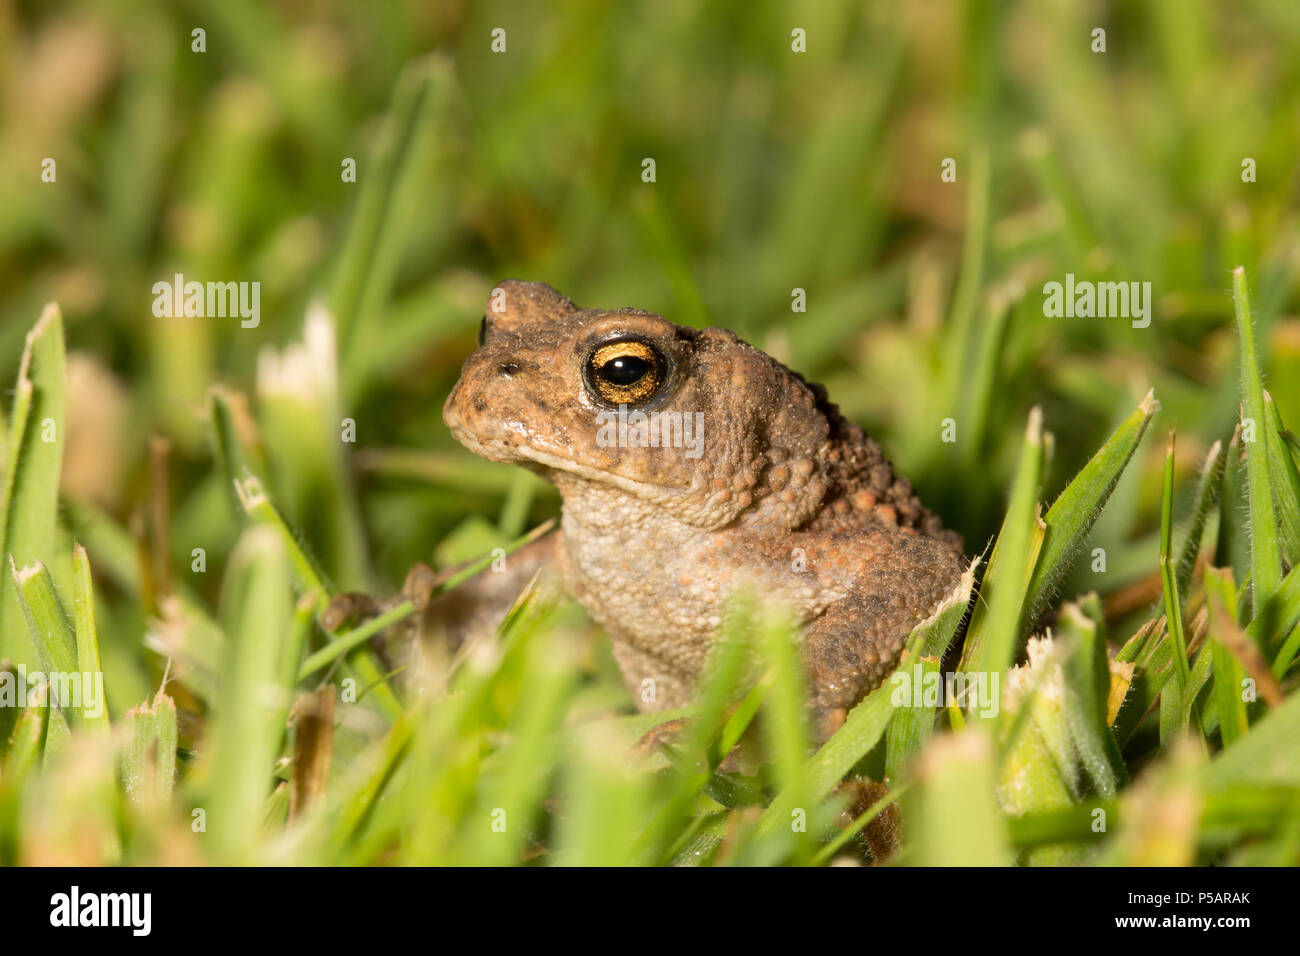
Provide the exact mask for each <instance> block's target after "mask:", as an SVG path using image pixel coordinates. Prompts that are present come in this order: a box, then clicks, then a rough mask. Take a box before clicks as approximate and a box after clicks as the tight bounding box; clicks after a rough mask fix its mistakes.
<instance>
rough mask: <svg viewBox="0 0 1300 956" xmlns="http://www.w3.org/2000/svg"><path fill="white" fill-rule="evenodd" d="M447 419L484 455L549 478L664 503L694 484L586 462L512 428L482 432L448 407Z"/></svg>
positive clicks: (469, 445) (454, 433)
mask: <svg viewBox="0 0 1300 956" xmlns="http://www.w3.org/2000/svg"><path fill="white" fill-rule="evenodd" d="M443 420H444V421H445V422H446V423H447V427H448V428H449V429H450V430H451V434H452V437H453V438H455V439H456V440H457V441H458V442H460V443H461V444H462V445H464V446H465V447H466V448H468V449H469V450H470V451H472V452H473V453H474V454H476V455H478V456H479V457H480V458H485V459H487V460H488V461H498V462H502V463H504V464H513V465H522V466H523V467H525V468H528V469H530V470H532V471H536V472H538V473H540V474H541V475H542V476H543V477H546V478H549V475H548V474H547V473H548V472H556V471H559V472H564V473H566V474H570V475H574V476H576V477H578V478H582V479H584V480H586V481H589V482H592V483H594V484H604V485H610V486H611V487H614V488H618V489H619V490H620V491H624V492H626V493H628V494H631V495H635V496H637V497H638V498H644V499H646V500H648V501H653V502H660V503H662V502H666V501H670V500H673V499H676V498H680V497H681V496H683V495H685V494H687V493H688V492H690V491H691V486H690V485H680V486H674V485H662V484H657V483H654V482H649V481H642V480H641V479H638V478H633V477H631V476H628V475H621V474H618V473H617V472H612V471H608V470H606V469H601V468H593V467H591V466H590V465H584V464H583V463H581V462H579V461H576V460H574V459H573V458H572V457H570V456H568V455H565V454H563V453H561V452H560V451H558V450H552V449H547V448H539V447H537V446H536V445H535V444H533V443H530V442H529V441H527V440H526V439H525V438H524V436H523V435H522V434H520V433H518V432H513V431H511V430H510V429H509V428H503V429H502V432H503V436H508V437H502V436H495V435H493V436H488V435H483V434H480V433H479V432H476V431H474V430H472V429H470V428H467V427H466V426H465V425H464V423H463V422H462V421H461V420H460V418H459V416H457V415H456V414H455V412H454V410H451V409H450V407H448V408H447V409H444V412H443Z"/></svg>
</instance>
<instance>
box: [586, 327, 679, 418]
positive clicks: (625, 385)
mask: <svg viewBox="0 0 1300 956" xmlns="http://www.w3.org/2000/svg"><path fill="white" fill-rule="evenodd" d="M667 378H668V362H667V361H666V360H665V359H664V357H663V355H662V354H661V353H660V352H659V350H658V349H656V348H655V347H654V346H652V345H649V344H648V343H646V342H639V341H636V340H634V339H633V340H625V341H622V342H608V343H606V344H605V345H601V346H599V347H597V348H596V349H594V350H593V351H592V353H591V355H590V356H589V357H588V359H587V381H588V383H589V385H590V387H591V388H592V389H593V390H594V391H595V392H596V394H597V396H598V397H599V398H600V400H601V401H603V402H606V403H607V404H610V405H636V404H639V403H641V402H644V401H646V400H647V399H648V398H650V397H651V396H652V395H654V394H655V393H656V392H657V391H659V388H660V387H661V386H662V385H663V384H664V381H665V379H667Z"/></svg>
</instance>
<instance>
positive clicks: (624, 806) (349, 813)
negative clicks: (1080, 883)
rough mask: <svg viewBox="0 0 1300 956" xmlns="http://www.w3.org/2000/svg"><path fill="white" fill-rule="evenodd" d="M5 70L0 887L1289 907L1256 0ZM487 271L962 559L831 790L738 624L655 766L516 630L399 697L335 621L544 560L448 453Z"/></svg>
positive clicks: (852, 18)
mask: <svg viewBox="0 0 1300 956" xmlns="http://www.w3.org/2000/svg"><path fill="white" fill-rule="evenodd" d="M0 24H2V26H0V49H3V51H4V53H5V55H4V56H2V57H0V103H3V110H2V111H0V382H3V383H4V389H5V391H4V396H3V400H0V476H2V477H0V482H2V484H0V550H2V553H3V556H4V567H3V568H2V569H0V661H3V662H4V663H3V664H0V864H4V865H11V864H18V865H34V864H47V863H67V864H85V865H100V864H115V863H122V864H128V865H132V864H150V863H166V864H205V863H252V864H283V863H295V864H330V865H333V864H411V863H413V864H440V865H441V864H481V865H516V864H526V865H566V864H577V865H582V864H643V865H665V864H673V863H676V864H686V865H727V864H740V865H755V864H758V865H776V864H797V865H824V864H828V863H831V862H833V861H837V862H862V863H868V862H875V863H887V864H889V865H899V864H919V865H945V864H977V865H995V864H1006V863H1018V864H1023V865H1051V864H1120V865H1149V864H1168V865H1205V864H1230V865H1259V864H1274V865H1276V864H1286V865H1295V864H1297V863H1300V694H1297V688H1298V687H1300V665H1298V664H1297V657H1300V572H1297V571H1296V570H1295V568H1296V565H1297V564H1298V563H1300V467H1298V465H1297V459H1298V458H1300V439H1297V438H1296V434H1295V433H1294V432H1293V431H1291V430H1289V429H1291V428H1294V427H1295V426H1296V423H1297V422H1300V283H1298V282H1297V278H1296V270H1297V267H1298V266H1300V204H1298V203H1297V188H1298V180H1297V172H1298V170H1300V166H1298V165H1297V156H1298V155H1300V125H1298V124H1297V123H1296V116H1297V115H1300V6H1297V5H1296V4H1295V3H1294V2H1292V0H1243V2H1241V3H1236V4H1217V3H1211V2H1208V0H1179V2H1178V3H1177V4H1174V3H1170V2H1156V0H1141V2H1134V3H1125V4H1119V3H1113V4H1112V3H1102V2H1097V3H1087V2H1060V3H1043V2H1036V0H1007V2H994V0H972V2H969V3H965V4H959V5H954V4H950V3H946V2H942V0H920V2H909V3H907V4H905V5H904V4H894V3H885V2H868V3H862V2H849V0H815V2H814V0H807V2H803V3H797V4H789V3H778V2H775V0H761V2H755V3H739V2H736V3H712V4H707V5H696V4H690V3H686V2H681V0H672V2H661V3H627V4H612V3H603V2H599V0H581V2H574V3H566V4H554V5H552V4H544V5H543V4H526V3H505V2H475V3H458V2H437V3H429V2H427V0H401V2H391V3H380V4H355V3H346V2H343V0H324V2H321V3H315V4H299V3H292V2H287V0H285V2H277V3H260V2H257V0H220V2H201V0H181V2H177V3H174V4H142V3H137V2H129V0H96V2H89V0H87V2H63V3H39V4H37V3H29V2H16V3H12V4H8V5H6V6H5V9H4V10H3V12H0ZM507 277H519V278H526V279H531V280H537V281H544V282H548V283H550V284H551V285H553V286H555V287H556V288H558V289H560V290H561V291H563V292H564V293H565V294H567V295H569V296H570V297H572V298H573V299H574V300H575V301H576V302H577V303H578V304H579V305H582V306H605V307H610V308H616V307H621V306H631V307H636V308H641V309H646V310H649V311H653V312H657V313H659V314H662V315H663V316H665V317H667V318H669V319H671V320H673V321H675V322H677V323H679V324H683V325H690V326H696V327H705V326H710V325H716V326H722V327H725V328H729V329H732V330H734V331H736V332H737V333H738V334H739V335H741V336H742V337H743V338H745V339H746V340H747V341H750V342H752V343H753V344H755V345H757V346H758V347H760V348H762V349H764V350H765V351H767V352H769V353H770V354H772V355H774V356H775V357H777V358H778V359H780V360H781V361H782V362H784V363H786V364H787V365H789V366H790V367H791V368H793V369H795V370H797V371H798V372H800V373H802V374H804V375H805V376H806V377H807V378H808V379H810V380H813V381H818V382H821V383H823V384H825V386H826V387H827V389H828V391H829V393H830V396H831V398H832V400H834V401H835V402H836V403H838V404H839V406H840V408H841V410H842V411H843V413H844V414H845V415H846V416H847V417H848V418H850V419H852V420H854V421H857V422H859V423H860V424H861V425H862V426H863V427H864V428H865V429H866V430H867V431H868V433H870V434H871V435H872V436H873V437H875V438H876V439H877V440H878V441H879V442H880V443H881V444H882V445H883V447H884V448H885V450H886V452H887V453H888V454H889V456H890V457H891V459H892V460H893V461H894V463H895V464H896V466H897V467H898V469H899V470H900V471H901V472H902V473H904V474H906V475H907V476H908V477H909V478H910V479H911V480H912V483H913V484H914V486H915V487H916V489H917V491H918V493H919V494H920V496H921V498H922V500H923V501H924V502H925V503H926V504H927V506H928V507H930V508H931V509H933V510H935V511H936V512H938V513H939V514H941V515H942V516H943V519H944V521H945V523H946V524H947V525H948V526H949V527H951V528H954V529H956V530H958V531H959V532H960V533H961V534H962V535H963V536H964V540H965V546H966V553H967V555H968V557H969V559H970V560H971V568H970V572H969V573H968V575H967V576H966V578H965V579H963V582H962V586H961V588H959V589H958V591H957V593H955V594H954V595H953V597H952V599H951V600H950V602H948V603H947V604H945V605H944V606H943V607H941V608H939V609H937V611H936V613H935V615H934V616H933V617H931V618H930V619H929V620H927V621H925V622H922V623H921V624H919V625H918V626H917V628H916V630H915V631H914V632H913V634H912V637H911V640H910V641H909V644H908V649H907V651H906V652H905V657H904V659H903V661H902V662H901V664H900V666H899V676H898V679H897V680H894V679H891V680H890V681H888V682H887V683H886V684H885V685H882V687H881V689H880V690H878V691H876V692H875V693H873V694H871V695H870V696H868V697H867V698H866V699H865V700H864V701H863V702H862V703H861V704H860V705H859V706H858V707H857V708H856V709H854V710H853V711H852V712H851V713H850V714H849V716H848V719H847V720H846V722H845V724H844V726H843V727H842V728H841V729H840V730H839V731H838V732H837V733H836V734H835V735H834V736H833V737H832V738H831V739H830V740H829V741H827V742H826V743H825V744H823V745H822V746H820V747H814V746H813V745H812V743H811V739H810V736H809V728H808V725H807V717H806V714H805V712H804V708H803V706H802V700H803V682H804V678H803V674H802V673H801V670H800V668H799V666H798V661H799V657H798V643H797V642H798V640H799V636H800V635H799V634H798V633H797V632H795V631H793V630H792V629H791V628H789V627H788V626H786V625H785V624H784V623H783V622H782V618H781V617H780V615H779V613H776V612H774V611H773V610H772V609H771V608H769V607H768V606H767V605H766V604H765V602H763V601H761V600H758V599H756V597H755V596H753V595H746V594H738V595H736V599H735V600H734V602H733V603H732V606H731V608H730V612H729V614H728V616H727V619H726V621H725V622H724V624H723V627H722V628H721V630H720V633H719V642H718V645H717V648H718V650H717V653H716V655H715V656H714V659H713V660H712V662H711V666H710V669H709V676H708V678H707V679H706V681H705V682H704V685H703V687H702V688H701V690H700V694H699V699H698V701H697V702H696V703H695V704H694V705H693V706H692V707H690V708H688V709H687V710H685V711H680V712H674V713H672V714H668V715H645V714H639V713H637V711H636V706H635V702H634V699H633V696H632V695H631V694H630V693H629V692H628V691H627V690H626V689H625V688H624V686H623V683H622V680H621V679H620V676H619V672H618V668H617V666H616V664H615V662H614V659H613V657H612V654H611V651H610V648H609V641H608V638H607V637H606V636H605V635H604V634H603V633H602V632H601V631H600V629H599V628H598V627H597V626H596V625H595V624H593V623H592V622H591V621H590V619H589V618H588V617H587V616H586V614H585V612H584V611H583V610H582V608H581V607H580V606H578V605H577V604H575V603H573V602H572V601H569V600H567V599H565V598H564V597H563V596H562V595H558V594H555V593H552V592H551V591H550V590H548V589H545V588H539V587H530V588H528V589H527V590H525V592H524V593H523V594H522V595H521V596H520V599H519V601H518V602H517V603H516V605H515V607H514V608H513V609H512V611H511V612H510V614H509V616H508V617H507V619H506V621H505V623H504V624H503V626H502V628H501V630H500V633H499V634H498V635H496V636H495V637H493V638H492V639H491V640H490V641H489V640H484V641H480V642H475V643H473V644H472V645H471V646H470V647H468V648H465V649H463V650H462V651H461V652H459V653H457V654H454V655H448V656H447V657H446V658H445V659H442V660H440V661H437V662H435V666H434V668H433V670H432V672H431V673H429V674H425V675H423V677H422V682H423V683H424V684H425V685H426V690H425V691H424V692H423V693H421V692H416V691H415V690H414V689H413V688H412V686H411V684H412V681H411V680H410V675H409V674H406V673H394V672H393V671H391V670H389V669H388V666H387V665H388V662H387V660H386V659H385V658H384V657H382V656H381V655H379V654H377V653H376V651H375V647H374V645H373V644H372V642H371V641H370V640H369V639H370V638H371V637H373V636H374V635H375V633H376V632H377V631H378V629H379V627H380V626H381V625H384V624H389V623H392V622H393V621H397V620H399V619H400V618H401V617H402V616H403V613H404V611H405V608H404V607H402V606H400V605H399V606H398V607H397V608H396V609H395V610H394V611H393V612H392V613H390V614H389V615H387V616H386V617H385V618H383V619H380V620H378V621H372V622H370V623H369V624H345V625H342V626H340V627H339V628H337V629H334V630H327V629H326V628H325V627H324V625H323V623H322V613H323V611H324V609H325V608H326V607H327V606H328V604H329V602H330V600H331V598H332V597H334V596H335V595H337V594H339V593H341V592H348V591H363V592H369V593H373V594H377V595H383V596H387V595H391V594H393V593H395V592H396V591H397V589H398V588H399V586H400V585H401V582H402V580H403V576H404V575H405V573H406V571H407V569H408V568H409V567H410V566H411V565H412V564H413V563H415V562H417V561H424V562H427V563H429V564H431V565H433V566H434V567H436V568H440V569H441V568H450V567H453V566H456V565H458V564H460V563H462V562H467V561H469V562H477V563H476V564H475V565H473V567H475V568H478V567H483V566H485V565H486V564H488V563H490V562H491V560H492V555H493V553H494V549H506V550H507V551H509V550H510V549H512V548H514V547H516V546H518V544H519V543H520V542H522V541H523V540H525V539H526V538H527V536H528V535H529V533H530V531H532V529H534V528H536V527H537V526H538V525H540V524H542V523H543V522H545V521H547V520H549V519H551V518H554V517H556V516H557V515H558V514H559V498H558V496H557V495H556V493H555V491H554V490H553V489H552V488H551V487H550V486H549V485H548V484H546V483H545V482H543V481H542V480H541V479H539V478H537V477H535V476H533V475H531V474H530V473H527V472H525V471H523V470H521V469H517V468H511V467H508V466H505V465H497V464H491V463H489V462H486V461H482V460H480V459H478V458H475V457H474V456H473V455H472V454H471V453H469V452H468V451H466V450H465V449H464V448H462V447H461V446H460V445H458V444H457V443H456V442H455V441H454V440H453V439H452V438H451V436H450V435H449V433H448V431H447V429H446V427H445V426H444V425H443V423H442V419H441V408H442V403H443V401H444V399H445V398H446V396H447V394H448V392H449V390H450V389H451V387H452V385H453V384H454V382H455V381H456V378H457V375H458V373H459V370H460V365H461V362H462V361H463V360H464V359H465V357H466V356H468V355H469V354H470V352H471V351H472V350H473V349H474V348H475V336H476V333H477V329H478V325H479V320H480V317H481V316H482V315H483V311H484V303H485V302H486V301H487V295H488V292H489V290H490V289H491V288H492V287H493V285H494V284H495V283H496V282H497V281H498V280H500V279H503V278H507ZM188 282H198V283H201V284H202V295H201V296H200V298H202V299H203V302H202V306H201V307H198V306H196V307H195V308H193V309H190V310H188V311H190V312H202V313H205V314H188V315H187V314H186V312H187V309H186V307H185V302H186V300H187V299H188V296H189V291H188V290H187V287H186V283H188ZM1053 283H1056V284H1058V285H1057V286H1056V287H1055V289H1054V287H1053ZM1121 284H1122V285H1121ZM214 287H215V288H214ZM1084 287H1087V288H1089V289H1092V288H1095V289H1096V290H1097V295H1096V297H1095V298H1089V299H1088V300H1087V302H1090V303H1091V308H1089V307H1088V305H1087V304H1086V303H1085V300H1083V299H1081V298H1080V297H1079V295H1078V294H1075V293H1076V290H1078V289H1082V288H1084ZM177 288H179V291H180V292H181V295H179V296H178V295H176V294H175V290H176V289H177ZM1121 291H1123V292H1124V293H1126V295H1124V297H1123V299H1121V298H1120V292H1121ZM1089 295H1090V293H1089ZM1103 303H1106V304H1107V311H1108V312H1109V313H1111V314H1107V315H1105V316H1103V315H1100V314H1098V313H1099V312H1100V311H1101V309H1100V307H1101V305H1102V304H1103ZM1117 304H1118V305H1120V306H1122V308H1120V309H1118V311H1121V312H1122V313H1123V314H1121V315H1115V314H1113V313H1114V312H1115V311H1117V309H1116V306H1117ZM214 306H215V307H214ZM241 307H242V311H241ZM213 312H216V313H220V314H211V313H213ZM10 383H13V384H12V387H10ZM454 583H455V579H452V580H451V581H448V582H446V583H444V585H443V587H444V588H446V587H450V586H452V585H453V584H454ZM973 595H974V603H973V611H972V612H971V614H970V615H969V620H965V619H964V612H965V611H966V608H967V604H968V602H970V600H971V598H972V596H973ZM941 662H946V664H945V663H941ZM954 668H955V669H957V670H960V671H962V672H969V673H973V674H980V675H984V677H985V678H987V679H990V680H993V679H995V680H996V681H997V682H998V683H997V684H996V685H994V686H996V687H999V688H1000V692H999V696H998V698H997V701H998V704H999V706H997V707H994V708H981V707H978V706H973V705H970V701H969V700H967V701H966V703H967V704H968V706H962V704H961V702H951V701H949V700H947V699H946V698H944V697H943V695H939V694H937V693H921V694H919V695H916V696H915V697H912V698H910V699H907V700H903V699H901V698H900V696H899V695H898V694H897V693H896V691H897V690H898V688H899V687H902V686H908V687H912V686H915V687H919V688H922V689H925V688H930V689H933V688H935V687H937V684H936V681H937V680H938V679H939V674H940V671H941V670H950V669H954ZM37 672H42V673H50V674H59V675H65V676H76V677H78V681H77V683H76V687H77V690H78V691H83V693H80V694H79V695H78V696H77V697H76V699H72V695H71V694H69V693H66V692H63V693H60V690H64V691H66V690H68V689H70V688H62V689H61V688H59V687H58V685H57V682H56V683H55V684H52V685H50V686H48V687H46V688H44V689H42V687H41V686H40V685H39V682H37V681H35V680H34V679H33V680H32V681H30V682H29V681H28V678H29V677H32V675H34V674H35V673H37ZM83 677H84V680H82V679H81V678H83ZM51 698H55V699H53V700H52V699H51ZM989 711H993V712H989ZM677 717H681V718H686V720H685V723H684V727H685V729H684V730H683V731H682V732H681V733H679V734H677V735H675V736H673V737H672V738H671V739H670V740H668V741H667V742H666V743H665V745H664V746H662V747H660V748H658V749H656V750H654V751H653V752H652V753H650V754H649V755H642V756H640V757H637V756H634V755H633V754H632V753H630V748H631V747H632V746H633V744H635V743H636V741H637V740H638V739H639V738H640V737H641V736H642V735H643V734H645V733H646V732H647V731H649V730H650V729H651V728H652V727H653V726H654V725H655V724H656V723H658V722H660V721H662V720H665V719H667V718H677ZM742 740H743V741H744V742H745V746H746V748H748V749H749V750H750V751H751V752H752V753H753V754H754V755H755V758H754V760H753V761H752V762H751V763H747V764H746V766H745V767H744V768H743V769H739V770H738V769H735V768H734V767H733V765H732V763H731V762H724V761H725V758H726V757H727V755H728V753H729V752H731V750H732V748H733V747H734V746H735V745H736V744H737V742H740V741H742ZM882 840H883V842H881V841H882Z"/></svg>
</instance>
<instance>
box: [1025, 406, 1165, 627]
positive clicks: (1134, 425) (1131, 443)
mask: <svg viewBox="0 0 1300 956" xmlns="http://www.w3.org/2000/svg"><path fill="white" fill-rule="evenodd" d="M1159 409H1160V403H1159V402H1157V401H1156V400H1155V394H1154V393H1153V392H1148V393H1147V394H1146V396H1145V397H1144V398H1143V399H1142V401H1141V402H1140V403H1139V404H1138V407H1137V409H1136V410H1135V411H1134V412H1133V413H1132V414H1131V415H1129V417H1128V418H1126V419H1125V420H1124V421H1123V423H1122V424H1121V425H1120V426H1119V428H1117V429H1116V430H1115V433H1114V434H1113V435H1111V436H1110V438H1108V439H1107V440H1106V444H1104V445H1102V447H1101V448H1100V449H1099V450H1098V451H1097V453H1096V454H1095V455H1093V456H1092V459H1091V460H1090V461H1089V462H1088V464H1086V465H1084V467H1083V470H1082V471H1080V472H1079V474H1077V475H1075V477H1074V480H1073V481H1071V482H1070V484H1069V485H1067V486H1066V489H1065V490H1064V491H1062V492H1061V494H1060V496H1059V497H1057V499H1056V500H1055V501H1054V502H1052V506H1051V507H1050V508H1049V509H1048V510H1047V515H1046V517H1045V518H1044V519H1043V520H1044V523H1045V524H1046V525H1047V531H1046V534H1045V535H1044V539H1043V549H1042V553H1041V554H1040V555H1039V558H1038V564H1037V566H1036V567H1035V568H1034V574H1033V577H1032V578H1031V579H1030V582H1029V589H1028V593H1027V594H1026V597H1025V605H1026V607H1027V608H1028V609H1029V614H1028V616H1027V618H1026V619H1027V620H1033V619H1035V618H1037V617H1038V615H1039V614H1041V613H1042V610H1043V607H1044V606H1045V604H1046V602H1047V601H1048V599H1049V598H1050V597H1051V595H1052V590H1053V588H1055V587H1056V584H1057V582H1058V581H1060V579H1061V578H1062V576H1063V575H1064V574H1065V572H1066V571H1067V570H1068V568H1069V562H1070V559H1071V558H1072V557H1073V556H1074V554H1075V552H1076V551H1078V549H1079V548H1080V547H1081V546H1082V545H1083V542H1084V539H1085V538H1086V537H1087V534H1088V531H1089V529H1091V528H1092V525H1093V522H1095V521H1096V520H1097V516H1098V515H1100V514H1101V509H1102V508H1103V507H1105V504H1106V501H1107V499H1109V498H1110V495H1111V492H1112V491H1114V490H1115V484H1116V483H1117V482H1118V481H1119V478H1120V475H1122V474H1123V473H1124V469H1125V467H1126V466H1127V465H1128V463H1129V460H1130V459H1131V458H1132V457H1133V453H1134V452H1135V451H1136V450H1137V447H1138V444H1139V443H1140V442H1141V441H1142V436H1143V434H1145V432H1146V428H1147V425H1148V424H1149V423H1150V421H1151V417H1152V416H1153V415H1154V414H1155V413H1156V412H1157V411H1159Z"/></svg>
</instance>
